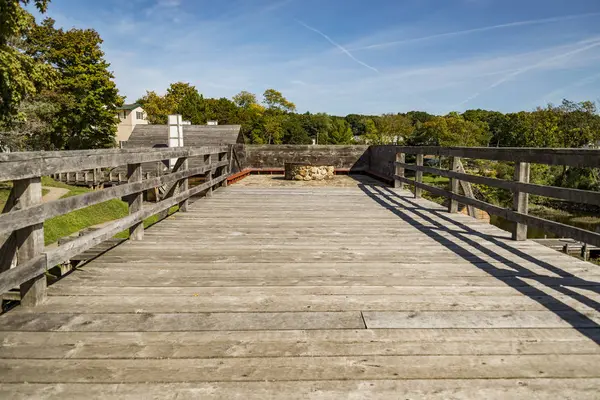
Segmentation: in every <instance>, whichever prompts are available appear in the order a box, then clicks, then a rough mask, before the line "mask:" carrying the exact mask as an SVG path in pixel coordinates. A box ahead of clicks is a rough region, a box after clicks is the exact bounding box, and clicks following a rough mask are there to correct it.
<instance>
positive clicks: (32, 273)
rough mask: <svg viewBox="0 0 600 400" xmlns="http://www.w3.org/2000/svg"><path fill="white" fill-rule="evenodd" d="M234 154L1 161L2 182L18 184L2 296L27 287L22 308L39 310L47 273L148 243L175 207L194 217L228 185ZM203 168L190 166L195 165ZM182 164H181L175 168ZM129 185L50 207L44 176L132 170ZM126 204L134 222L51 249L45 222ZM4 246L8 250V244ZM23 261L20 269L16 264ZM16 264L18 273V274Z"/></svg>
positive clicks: (1, 231)
mask: <svg viewBox="0 0 600 400" xmlns="http://www.w3.org/2000/svg"><path fill="white" fill-rule="evenodd" d="M228 154H230V148H229V147H227V146H221V147H198V148H187V147H182V148H162V149H121V150H116V149H115V150H112V149H111V150H84V151H59V152H22V153H4V154H0V182H2V181H12V182H13V187H12V191H11V194H10V196H9V199H8V201H7V202H6V205H5V207H4V210H3V212H2V214H0V236H3V237H4V240H1V241H0V244H1V245H2V248H1V249H0V295H1V294H3V293H5V292H7V291H9V290H11V289H13V288H16V287H20V292H21V304H23V305H25V306H34V305H36V304H38V303H40V302H41V301H43V299H44V298H45V296H46V278H45V275H44V274H45V272H46V271H47V270H48V269H50V268H53V267H54V266H56V265H58V264H61V263H64V262H66V261H69V260H70V259H71V258H72V257H74V256H75V255H77V254H80V253H82V252H84V251H86V250H88V249H90V248H92V247H94V246H96V245H98V244H99V243H102V242H103V241H105V240H107V239H110V238H112V237H113V236H114V235H116V234H118V233H119V232H122V231H124V230H127V229H129V232H130V240H141V239H143V236H144V225H143V221H144V220H145V219H146V218H148V217H150V216H152V215H156V214H159V213H162V212H164V211H168V210H169V209H170V208H171V207H173V206H177V205H179V210H180V211H182V212H185V211H187V207H188V199H189V198H190V197H192V196H194V195H198V194H200V193H202V192H205V193H206V195H207V196H210V195H212V191H213V188H215V187H218V186H220V185H226V184H227V176H228V174H229V160H228ZM195 158H201V160H202V162H200V163H198V162H194V165H200V166H196V167H193V168H191V167H189V165H190V164H189V161H190V159H192V161H194V159H195ZM165 160H173V161H172V162H173V163H174V165H173V166H172V168H167V170H166V171H165V173H164V174H163V175H160V176H155V177H152V178H149V179H144V174H143V168H144V166H154V168H156V167H155V166H156V164H157V163H162V162H163V161H165ZM175 160H176V162H175ZM125 165H126V168H127V174H126V175H127V182H128V183H126V184H122V185H119V186H112V187H109V188H106V189H103V190H97V191H93V192H89V193H85V194H83V195H79V196H74V197H68V198H63V199H60V200H56V201H52V202H48V203H42V184H41V177H43V176H52V175H54V174H62V173H68V172H73V171H82V170H98V169H106V168H114V167H117V166H125ZM196 175H204V176H205V182H204V183H202V184H201V185H199V186H195V187H192V188H190V187H189V184H188V178H190V177H192V176H196ZM165 185H166V186H168V187H170V190H169V193H168V195H167V196H166V198H165V199H164V200H162V201H160V202H159V203H156V204H152V205H150V206H145V205H144V203H143V193H144V192H145V191H147V190H151V189H154V188H157V187H161V186H165ZM121 198H123V199H124V200H125V201H127V203H128V205H129V215H128V216H127V217H124V218H121V219H119V220H115V221H113V222H111V223H110V224H108V225H106V226H104V227H102V228H101V229H98V230H94V231H91V232H90V233H88V234H86V235H83V236H80V237H78V238H77V239H75V240H72V241H70V242H68V243H66V244H64V245H61V246H59V247H56V248H51V249H50V248H48V249H45V248H44V231H43V223H44V221H46V220H48V219H49V218H52V217H56V216H59V215H63V214H67V213H69V212H72V211H75V210H79V209H82V208H85V207H88V206H91V205H94V204H99V203H103V202H105V201H108V200H112V199H121ZM2 242H3V244H2ZM15 257H16V264H15V262H14V261H15ZM11 265H12V267H13V268H11Z"/></svg>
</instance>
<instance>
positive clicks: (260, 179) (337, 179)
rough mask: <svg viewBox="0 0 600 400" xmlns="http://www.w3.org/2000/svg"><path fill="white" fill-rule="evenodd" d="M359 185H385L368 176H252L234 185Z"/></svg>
mask: <svg viewBox="0 0 600 400" xmlns="http://www.w3.org/2000/svg"><path fill="white" fill-rule="evenodd" d="M359 184H367V185H382V186H383V185H384V184H383V183H381V182H380V181H378V180H376V179H373V178H371V177H368V176H366V175H335V176H334V177H333V179H329V180H323V181H286V180H285V179H284V178H283V175H250V176H248V177H246V178H244V179H242V180H241V181H239V182H237V183H235V184H234V185H238V186H256V187H354V186H357V185H359Z"/></svg>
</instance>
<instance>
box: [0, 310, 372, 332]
mask: <svg viewBox="0 0 600 400" xmlns="http://www.w3.org/2000/svg"><path fill="white" fill-rule="evenodd" d="M0 322H1V324H0V331H14V330H20V331H25V332H27V331H29V332H35V331H40V330H47V331H62V332H115V331H117V332H164V331H172V332H176V331H190V332H192V331H196V332H197V331H225V330H266V329H271V330H272V329H294V330H297V329H363V328H364V327H365V325H364V323H363V320H362V317H361V314H360V312H356V311H350V312H302V313H298V312H292V313H199V314H192V313H178V314H168V313H166V314H165V313H149V314H145V313H135V314H75V313H73V314H33V313H27V312H18V313H17V312H13V313H8V314H6V315H2V316H0Z"/></svg>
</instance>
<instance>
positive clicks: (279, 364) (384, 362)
mask: <svg viewBox="0 0 600 400" xmlns="http://www.w3.org/2000/svg"><path fill="white" fill-rule="evenodd" d="M598 363H600V355H581V354H578V355H564V354H561V355H519V356H513V355H503V356H496V355H491V356H473V355H469V356H429V357H420V356H389V357H382V356H362V357H319V358H318V359H317V358H306V357H292V358H288V357H273V358H270V357H261V358H244V359H231V358H222V359H219V358H212V359H203V360H202V362H198V360H194V359H175V360H9V359H0V371H1V372H2V373H1V374H0V382H3V383H21V382H31V383H34V382H39V383H48V382H70V383H143V382H182V383H183V382H212V381H242V382H243V381H273V380H330V379H332V380H337V379H342V380H343V379H347V380H353V379H354V380H362V379H424V378H425V379H465V378H469V379H486V378H496V379H498V378H540V377H542V378H598V377H599V375H600V371H599V370H598V368H596V367H597V365H598Z"/></svg>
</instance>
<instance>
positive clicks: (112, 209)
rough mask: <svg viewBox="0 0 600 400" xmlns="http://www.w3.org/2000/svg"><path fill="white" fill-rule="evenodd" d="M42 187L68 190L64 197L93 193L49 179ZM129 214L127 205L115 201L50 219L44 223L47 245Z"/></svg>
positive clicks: (44, 181)
mask: <svg viewBox="0 0 600 400" xmlns="http://www.w3.org/2000/svg"><path fill="white" fill-rule="evenodd" d="M42 186H48V187H58V188H63V189H68V190H69V193H67V194H65V195H64V196H63V197H71V196H78V195H81V194H84V193H88V192H90V191H91V189H88V188H85V187H79V186H70V185H67V184H65V183H62V182H57V181H55V180H53V179H51V178H48V177H43V178H42ZM128 213H129V211H128V208H127V203H125V202H124V201H121V200H118V199H113V200H109V201H106V202H104V203H100V204H95V205H93V206H90V207H86V208H82V209H81V210H76V211H73V212H70V213H68V214H65V215H60V216H58V217H54V218H50V219H49V220H47V221H46V222H44V241H45V243H46V244H49V243H55V242H57V241H58V239H60V238H61V237H64V236H69V235H72V234H73V233H75V232H78V231H80V230H82V229H85V228H87V227H90V226H94V225H98V224H102V223H104V222H108V221H113V220H116V219H119V218H123V217H125V216H126V215H127V214H128Z"/></svg>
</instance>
